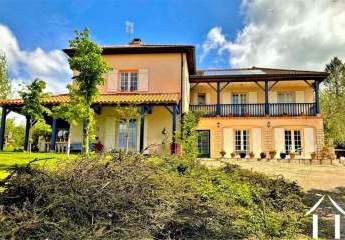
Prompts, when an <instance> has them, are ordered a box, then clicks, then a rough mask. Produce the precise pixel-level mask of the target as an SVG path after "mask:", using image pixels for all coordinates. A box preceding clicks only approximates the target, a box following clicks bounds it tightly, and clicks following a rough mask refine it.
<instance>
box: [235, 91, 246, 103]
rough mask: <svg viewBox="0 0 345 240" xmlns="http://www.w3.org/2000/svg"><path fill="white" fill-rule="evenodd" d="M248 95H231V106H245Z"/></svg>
mask: <svg viewBox="0 0 345 240" xmlns="http://www.w3.org/2000/svg"><path fill="white" fill-rule="evenodd" d="M247 103H248V94H247V93H234V94H232V104H247Z"/></svg>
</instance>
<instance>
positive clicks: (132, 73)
mask: <svg viewBox="0 0 345 240" xmlns="http://www.w3.org/2000/svg"><path fill="white" fill-rule="evenodd" d="M126 75H127V79H126V80H123V77H125V76H126ZM134 76H136V88H135V89H132V87H133V86H132V84H133V83H132V77H134ZM123 81H127V88H126V89H123V88H122V83H123ZM138 85H139V74H138V72H137V71H121V72H120V91H121V92H135V91H138V87H139V86H138Z"/></svg>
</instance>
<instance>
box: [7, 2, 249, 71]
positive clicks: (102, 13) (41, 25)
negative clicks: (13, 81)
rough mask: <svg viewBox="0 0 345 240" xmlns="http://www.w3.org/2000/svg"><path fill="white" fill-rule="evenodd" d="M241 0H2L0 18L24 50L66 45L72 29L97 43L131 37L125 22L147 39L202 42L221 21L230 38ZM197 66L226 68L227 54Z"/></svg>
mask: <svg viewBox="0 0 345 240" xmlns="http://www.w3.org/2000/svg"><path fill="white" fill-rule="evenodd" d="M240 5H241V2H240V1H238V0H233V1H232V0H231V1H230V0H216V1H206V0H187V1H186V0H167V1H165V0H136V1H135V0H126V1H105V0H100V1H99V0H98V1H97V0H77V1H65V0H56V1H49V0H33V1H26V0H0V23H2V24H5V25H7V26H8V27H9V28H10V29H11V31H12V32H13V33H14V35H15V36H16V38H17V40H18V42H19V45H20V47H21V48H22V49H23V50H29V51H30V50H34V49H36V48H38V47H39V48H42V49H43V50H45V51H49V50H52V49H61V48H64V47H66V46H67V45H68V40H69V39H71V38H72V37H73V31H74V30H76V29H78V30H80V29H82V28H84V27H88V28H90V30H91V33H92V37H93V38H94V40H96V41H97V42H98V43H99V44H118V43H119V44H123V43H127V42H128V35H127V34H126V33H125V22H126V21H131V22H133V23H134V36H135V37H140V38H142V39H143V41H144V42H146V43H181V44H184V43H186V44H193V45H196V46H197V54H198V55H200V54H201V47H200V45H201V44H202V42H203V41H204V40H205V38H206V35H207V33H208V31H209V30H210V29H211V28H212V27H214V26H222V27H223V30H224V31H225V32H226V33H227V35H228V36H229V37H230V38H231V37H234V36H236V33H237V32H238V31H239V30H240V29H241V26H242V25H243V15H241V13H240ZM198 66H199V67H202V68H205V67H215V66H221V67H228V66H229V63H228V61H227V60H226V58H224V59H214V58H212V57H206V58H205V59H204V60H203V61H202V62H200V61H198Z"/></svg>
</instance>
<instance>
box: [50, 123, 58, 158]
mask: <svg viewBox="0 0 345 240" xmlns="http://www.w3.org/2000/svg"><path fill="white" fill-rule="evenodd" d="M56 135H57V124H56V119H55V118H53V122H52V134H51V137H50V151H51V152H55V145H56Z"/></svg>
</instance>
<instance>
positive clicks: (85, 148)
mask: <svg viewBox="0 0 345 240" xmlns="http://www.w3.org/2000/svg"><path fill="white" fill-rule="evenodd" d="M89 124H90V121H89V119H87V118H85V119H84V120H83V149H82V152H83V154H84V155H88V154H89Z"/></svg>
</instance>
